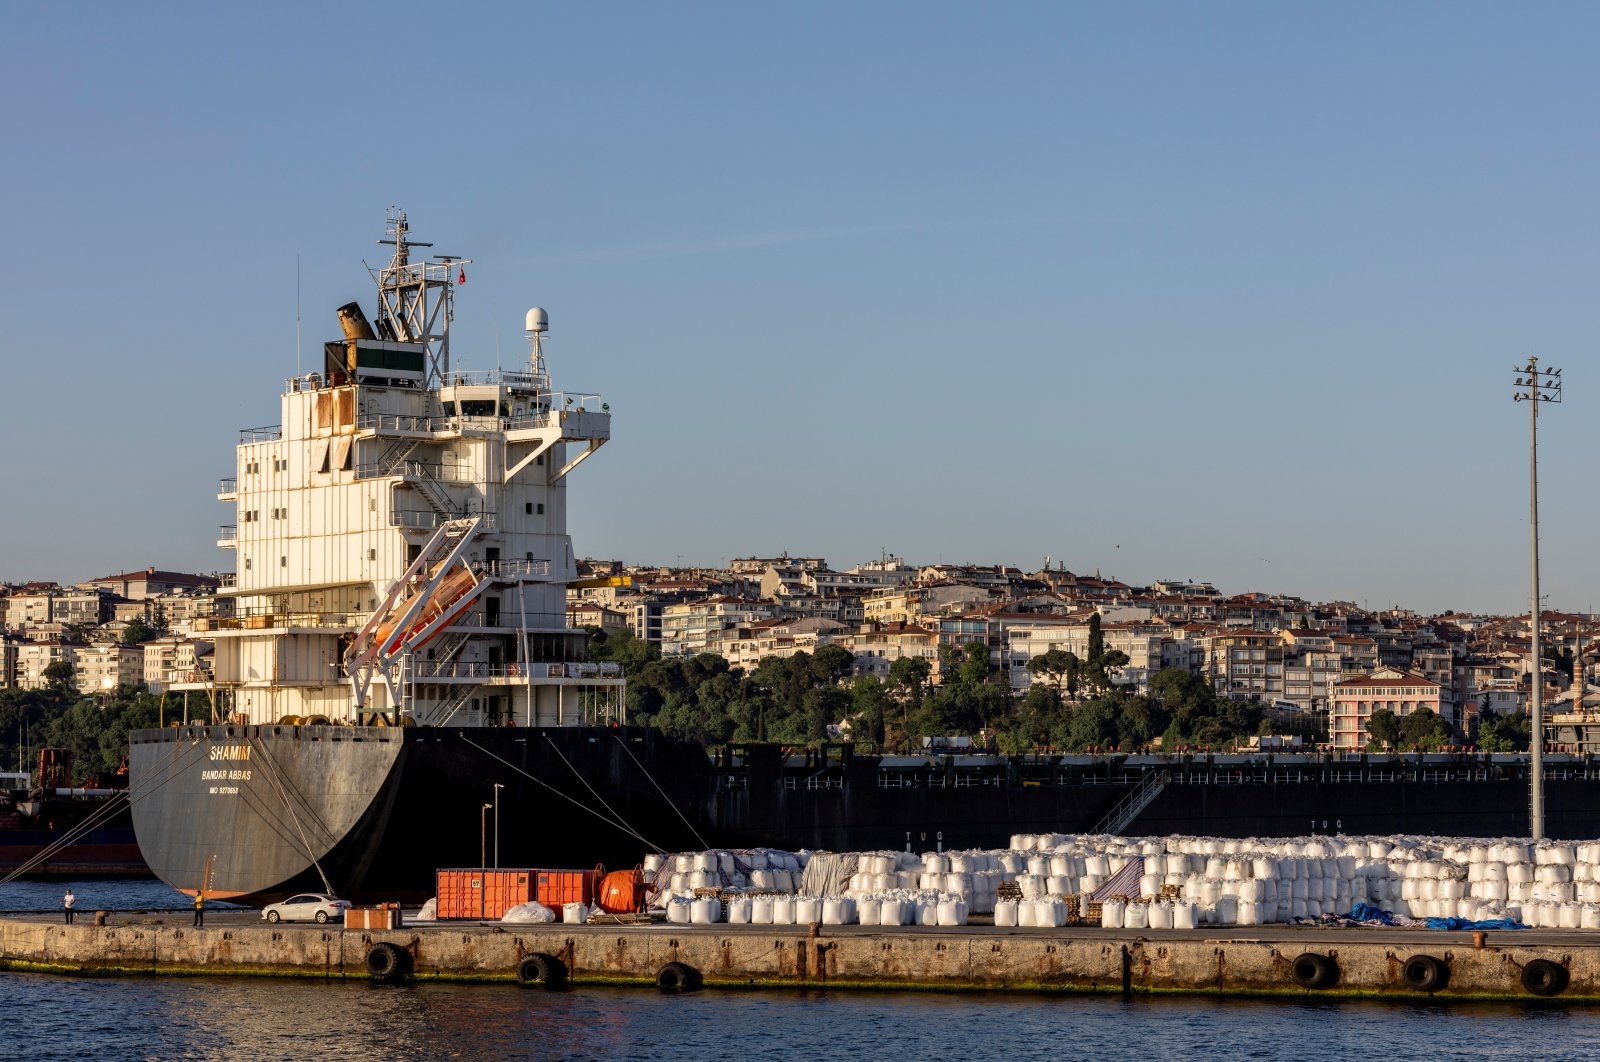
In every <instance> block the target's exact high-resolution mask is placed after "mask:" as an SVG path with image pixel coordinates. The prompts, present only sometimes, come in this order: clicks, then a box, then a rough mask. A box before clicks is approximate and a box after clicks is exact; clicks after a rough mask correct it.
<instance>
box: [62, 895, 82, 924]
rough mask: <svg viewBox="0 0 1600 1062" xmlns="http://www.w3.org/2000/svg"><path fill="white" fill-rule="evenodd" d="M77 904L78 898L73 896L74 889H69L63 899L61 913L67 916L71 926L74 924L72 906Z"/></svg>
mask: <svg viewBox="0 0 1600 1062" xmlns="http://www.w3.org/2000/svg"><path fill="white" fill-rule="evenodd" d="M77 902H78V898H77V897H76V896H74V895H72V889H71V888H70V887H68V889H67V894H66V895H65V896H63V897H61V913H62V914H63V915H65V916H66V919H67V925H69V926H70V925H71V924H72V906H73V904H75V903H77Z"/></svg>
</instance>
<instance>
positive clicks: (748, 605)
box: [661, 596, 781, 656]
mask: <svg viewBox="0 0 1600 1062" xmlns="http://www.w3.org/2000/svg"><path fill="white" fill-rule="evenodd" d="M780 611H781V610H780V608H779V606H778V605H777V604H776V603H775V602H771V601H742V600H740V599H738V598H733V597H721V596H718V597H708V598H705V599H703V600H700V601H686V602H683V603H682V604H677V605H668V606H667V607H666V608H664V609H662V610H661V653H662V655H663V656H692V655H694V654H695V653H716V652H720V651H721V648H722V641H723V635H724V632H729V631H736V630H737V629H738V628H740V627H749V626H750V625H752V624H755V623H759V622H761V621H762V620H768V619H776V618H777V617H778V616H779V614H780Z"/></svg>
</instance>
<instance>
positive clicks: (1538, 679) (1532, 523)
mask: <svg viewBox="0 0 1600 1062" xmlns="http://www.w3.org/2000/svg"><path fill="white" fill-rule="evenodd" d="M1512 372H1514V373H1516V374H1517V382H1516V388H1517V391H1516V394H1515V395H1513V396H1512V398H1513V400H1514V401H1517V402H1526V403H1528V525H1529V542H1528V547H1529V558H1530V561H1529V567H1530V574H1531V575H1532V582H1533V588H1532V602H1531V604H1530V607H1529V610H1528V628H1529V629H1530V630H1531V631H1532V633H1533V640H1532V642H1533V644H1532V645H1531V646H1530V647H1529V653H1530V655H1531V656H1532V657H1533V659H1532V662H1531V667H1530V670H1531V671H1532V674H1531V676H1530V678H1531V680H1532V681H1531V683H1530V685H1531V687H1532V693H1533V708H1532V712H1531V714H1532V716H1533V718H1532V720H1531V723H1532V724H1533V735H1532V737H1531V738H1530V740H1529V742H1528V748H1529V750H1530V751H1531V752H1532V757H1531V759H1530V762H1529V764H1528V769H1529V771H1530V772H1531V773H1532V775H1533V777H1532V780H1531V786H1530V788H1529V791H1528V827H1529V829H1528V833H1529V836H1531V837H1532V838H1533V839H1534V840H1536V841H1537V840H1539V839H1541V838H1542V837H1544V676H1543V674H1542V671H1541V665H1540V661H1539V407H1540V406H1541V405H1542V404H1544V403H1545V402H1559V401H1561V370H1560V369H1541V368H1539V359H1538V358H1535V357H1529V358H1528V364H1526V365H1524V366H1521V367H1518V368H1513V369H1512Z"/></svg>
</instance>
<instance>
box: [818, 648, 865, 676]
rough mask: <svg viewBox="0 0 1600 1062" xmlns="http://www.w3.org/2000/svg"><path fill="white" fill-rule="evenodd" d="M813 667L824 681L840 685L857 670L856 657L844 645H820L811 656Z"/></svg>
mask: <svg viewBox="0 0 1600 1062" xmlns="http://www.w3.org/2000/svg"><path fill="white" fill-rule="evenodd" d="M811 666H812V667H813V668H814V669H815V670H816V672H817V675H818V676H819V677H820V678H822V679H823V680H824V681H826V682H830V683H838V682H842V681H844V680H845V679H846V678H848V677H849V675H850V672H852V671H854V670H855V666H856V656H855V654H854V653H852V652H851V651H850V650H848V649H846V648H845V647H844V646H842V645H819V646H818V647H817V651H816V652H815V653H812V654H811Z"/></svg>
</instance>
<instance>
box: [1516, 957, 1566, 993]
mask: <svg viewBox="0 0 1600 1062" xmlns="http://www.w3.org/2000/svg"><path fill="white" fill-rule="evenodd" d="M1522 987H1523V988H1525V989H1527V990H1528V991H1529V992H1531V993H1532V994H1534V995H1536V996H1558V995H1560V994H1561V993H1562V991H1563V990H1565V989H1566V987H1567V968H1566V967H1565V966H1562V965H1561V964H1560V963H1557V962H1551V961H1550V960H1549V959H1533V960H1531V961H1530V962H1529V963H1528V964H1527V965H1526V966H1524V967H1523V968H1522Z"/></svg>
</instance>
